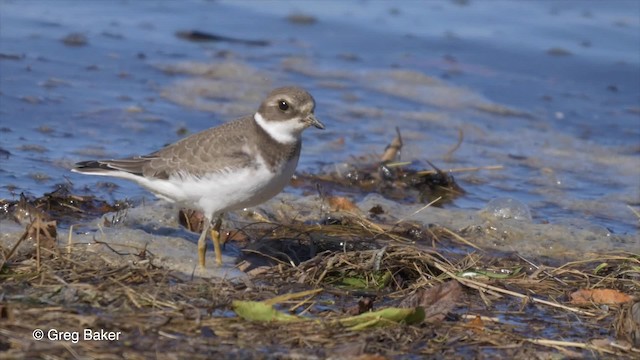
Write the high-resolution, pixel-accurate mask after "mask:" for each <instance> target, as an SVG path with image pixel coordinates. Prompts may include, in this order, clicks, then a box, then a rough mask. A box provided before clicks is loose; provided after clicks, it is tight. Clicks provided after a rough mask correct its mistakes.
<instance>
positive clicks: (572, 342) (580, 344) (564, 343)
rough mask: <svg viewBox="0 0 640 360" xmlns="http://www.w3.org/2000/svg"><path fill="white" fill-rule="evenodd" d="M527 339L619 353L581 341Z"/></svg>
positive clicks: (561, 345) (544, 343) (541, 343)
mask: <svg viewBox="0 0 640 360" xmlns="http://www.w3.org/2000/svg"><path fill="white" fill-rule="evenodd" d="M525 340H526V341H528V342H530V343H533V344H538V345H543V346H550V347H556V346H558V347H576V348H580V349H587V350H596V351H601V352H604V353H607V354H614V355H615V354H618V353H617V352H615V351H612V350H609V349H607V348H603V347H601V346H596V345H592V344H585V343H579V342H575V341H561V340H550V339H525Z"/></svg>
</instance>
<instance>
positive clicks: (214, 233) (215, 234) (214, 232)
mask: <svg viewBox="0 0 640 360" xmlns="http://www.w3.org/2000/svg"><path fill="white" fill-rule="evenodd" d="M220 226H222V214H220V215H219V216H218V218H217V219H216V222H215V223H214V224H213V228H212V229H211V240H213V249H214V250H215V252H216V265H218V266H221V265H222V247H221V246H220Z"/></svg>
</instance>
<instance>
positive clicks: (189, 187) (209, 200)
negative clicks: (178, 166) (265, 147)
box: [140, 157, 298, 217]
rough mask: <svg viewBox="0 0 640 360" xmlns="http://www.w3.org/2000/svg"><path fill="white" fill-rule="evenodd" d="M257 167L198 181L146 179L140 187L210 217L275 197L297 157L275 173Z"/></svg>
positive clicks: (181, 178) (202, 178)
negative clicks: (198, 210) (193, 208)
mask: <svg viewBox="0 0 640 360" xmlns="http://www.w3.org/2000/svg"><path fill="white" fill-rule="evenodd" d="M258 164H259V165H258V166H256V167H252V168H246V169H241V170H236V171H235V172H219V173H215V174H212V175H209V176H205V177H201V178H195V177H189V176H184V175H183V176H182V177H178V176H175V177H171V178H169V179H168V180H156V179H145V181H142V182H140V184H141V185H143V186H144V187H146V188H148V189H149V190H151V191H152V192H154V193H155V194H156V195H158V196H159V197H161V198H163V199H166V200H169V201H173V202H178V203H181V204H184V205H185V206H187V207H196V208H199V209H200V210H202V211H203V212H204V213H205V216H207V217H209V216H213V215H214V214H216V213H220V212H224V211H230V210H239V209H243V208H246V207H251V206H255V205H258V204H261V203H263V202H265V201H267V200H269V199H271V198H272V197H274V196H276V195H277V194H278V193H280V192H281V191H282V189H283V188H284V187H285V186H286V185H287V184H288V183H289V181H290V179H291V176H292V175H293V173H294V171H295V169H296V166H297V164H298V158H297V157H296V158H294V159H292V160H290V161H289V162H288V163H286V164H283V166H281V167H280V168H276V170H275V172H271V171H270V170H269V168H268V167H267V166H266V164H265V163H264V162H263V161H259V162H258Z"/></svg>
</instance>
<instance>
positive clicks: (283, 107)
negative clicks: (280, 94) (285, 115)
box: [278, 100, 289, 111]
mask: <svg viewBox="0 0 640 360" xmlns="http://www.w3.org/2000/svg"><path fill="white" fill-rule="evenodd" d="M278 107H279V108H280V110H282V111H287V110H289V104H287V102H286V101H284V100H280V101H279V102H278Z"/></svg>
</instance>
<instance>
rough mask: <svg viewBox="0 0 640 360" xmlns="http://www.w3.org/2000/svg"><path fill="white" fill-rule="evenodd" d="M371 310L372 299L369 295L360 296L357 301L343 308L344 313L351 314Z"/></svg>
mask: <svg viewBox="0 0 640 360" xmlns="http://www.w3.org/2000/svg"><path fill="white" fill-rule="evenodd" d="M371 310H373V299H372V298H370V297H361V298H360V299H358V303H357V304H356V305H354V306H351V307H349V308H347V309H346V310H345V313H346V314H349V315H351V316H355V315H360V314H362V313H365V312H367V311H371Z"/></svg>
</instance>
